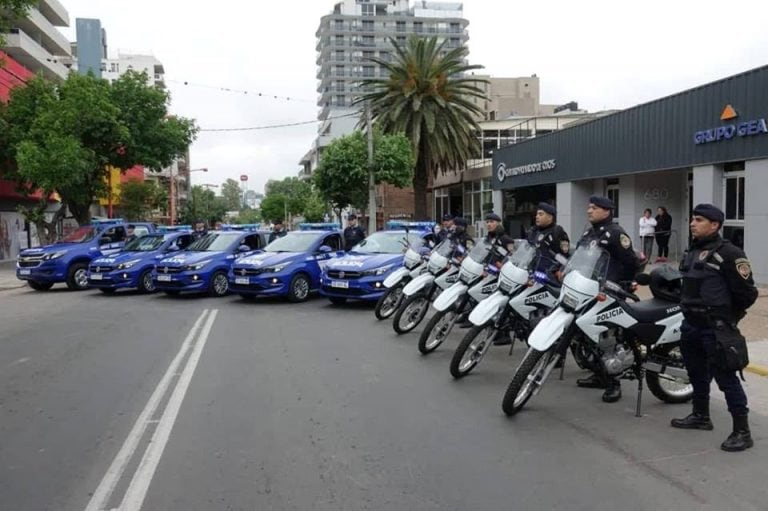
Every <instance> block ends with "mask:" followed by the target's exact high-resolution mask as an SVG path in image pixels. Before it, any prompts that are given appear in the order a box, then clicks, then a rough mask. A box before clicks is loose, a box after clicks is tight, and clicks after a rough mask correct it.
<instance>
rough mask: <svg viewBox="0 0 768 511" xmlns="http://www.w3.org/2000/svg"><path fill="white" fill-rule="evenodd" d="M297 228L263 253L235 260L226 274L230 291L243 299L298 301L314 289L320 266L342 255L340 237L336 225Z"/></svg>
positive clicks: (317, 284)
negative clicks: (269, 297)
mask: <svg viewBox="0 0 768 511" xmlns="http://www.w3.org/2000/svg"><path fill="white" fill-rule="evenodd" d="M301 227H302V230H299V231H291V232H289V233H287V234H286V235H285V236H283V237H282V238H278V239H276V240H275V241H273V242H272V243H270V244H269V245H267V247H266V249H265V250H264V252H261V253H258V254H253V255H250V256H248V257H243V258H241V259H238V260H237V261H236V262H235V264H233V265H232V270H231V271H230V272H229V286H230V289H231V290H232V292H234V293H239V294H240V295H241V296H242V297H243V298H245V299H250V298H253V297H255V296H258V295H262V296H285V297H287V298H288V300H289V301H291V302H302V301H304V300H306V299H307V298H308V297H309V294H310V293H311V292H312V291H315V290H317V289H318V288H319V287H320V273H321V271H322V268H323V266H325V265H326V264H327V263H328V261H331V260H333V259H334V258H336V257H340V256H342V255H343V254H344V252H343V250H342V248H343V246H344V243H343V238H342V234H341V231H340V230H338V226H337V225H332V226H331V225H319V226H317V225H311V224H309V225H303V226H301ZM317 227H321V228H323V229H322V230H320V229H318V228H317ZM327 229H333V230H327Z"/></svg>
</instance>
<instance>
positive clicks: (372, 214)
mask: <svg viewBox="0 0 768 511" xmlns="http://www.w3.org/2000/svg"><path fill="white" fill-rule="evenodd" d="M372 116H373V114H372V113H371V103H370V101H369V102H367V103H366V106H365V118H366V119H365V120H366V125H367V130H368V234H371V233H374V232H376V181H375V179H374V178H373V119H372Z"/></svg>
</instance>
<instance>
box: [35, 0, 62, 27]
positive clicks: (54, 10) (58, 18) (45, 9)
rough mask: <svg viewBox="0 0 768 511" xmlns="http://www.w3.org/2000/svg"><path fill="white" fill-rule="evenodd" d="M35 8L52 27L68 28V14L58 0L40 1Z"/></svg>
mask: <svg viewBox="0 0 768 511" xmlns="http://www.w3.org/2000/svg"><path fill="white" fill-rule="evenodd" d="M37 8H38V9H39V10H40V12H41V13H42V14H43V16H45V17H46V18H47V19H48V21H50V22H51V23H52V24H53V25H54V26H57V27H68V26H69V13H68V12H67V10H66V9H65V8H64V6H63V5H62V4H61V3H60V2H59V0H40V3H39V5H38V7H37Z"/></svg>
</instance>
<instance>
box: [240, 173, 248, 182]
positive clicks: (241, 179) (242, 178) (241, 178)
mask: <svg viewBox="0 0 768 511" xmlns="http://www.w3.org/2000/svg"><path fill="white" fill-rule="evenodd" d="M240 181H248V176H246V175H245V174H243V175H241V176H240Z"/></svg>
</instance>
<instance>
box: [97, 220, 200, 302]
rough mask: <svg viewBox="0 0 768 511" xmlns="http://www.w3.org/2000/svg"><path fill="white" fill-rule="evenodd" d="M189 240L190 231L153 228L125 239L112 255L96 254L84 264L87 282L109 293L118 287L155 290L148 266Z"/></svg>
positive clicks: (182, 246)
mask: <svg viewBox="0 0 768 511" xmlns="http://www.w3.org/2000/svg"><path fill="white" fill-rule="evenodd" d="M190 243H192V232H191V231H187V232H184V231H177V230H174V231H173V232H169V231H166V232H162V230H161V232H156V233H152V234H147V235H144V236H142V237H140V238H136V239H134V240H132V241H129V242H128V243H126V245H125V247H124V248H123V250H122V251H120V252H118V253H117V254H114V255H109V256H103V257H98V258H96V259H94V260H93V261H91V264H90V266H89V267H88V286H89V287H91V288H94V289H98V290H99V291H101V292H102V293H105V294H111V293H114V292H115V291H117V290H118V289H126V288H127V289H138V290H139V292H141V293H152V292H154V291H155V283H154V281H153V280H152V270H154V268H155V264H156V263H157V262H158V261H159V260H160V259H163V258H165V257H168V255H169V254H170V253H175V252H178V251H180V250H183V249H185V248H187V246H189V245H190Z"/></svg>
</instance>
